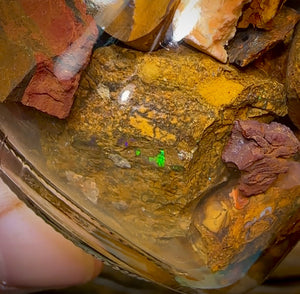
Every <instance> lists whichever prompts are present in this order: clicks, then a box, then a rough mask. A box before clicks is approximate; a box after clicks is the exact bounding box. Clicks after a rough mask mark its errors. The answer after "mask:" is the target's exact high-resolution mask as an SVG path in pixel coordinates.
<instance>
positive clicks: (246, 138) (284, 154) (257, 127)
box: [222, 120, 300, 196]
mask: <svg viewBox="0 0 300 294" xmlns="http://www.w3.org/2000/svg"><path fill="white" fill-rule="evenodd" d="M299 151H300V142H299V141H298V139H297V138H296V137H295V135H294V134H293V133H292V131H291V130H290V129H289V128H288V127H286V126H284V125H282V124H279V123H276V122H272V123H271V124H269V125H268V124H264V123H259V122H257V121H251V120H249V121H236V122H235V123H234V127H233V129H232V134H231V139H230V141H229V142H228V144H227V146H226V147H225V148H224V151H223V154H222V159H223V161H224V162H226V163H229V164H233V165H234V166H236V167H237V168H238V169H239V170H240V171H241V177H240V180H239V184H238V189H239V191H240V192H242V194H243V195H244V196H251V195H256V194H259V193H263V192H265V191H266V190H267V189H268V188H269V186H270V185H271V184H272V183H273V182H274V181H275V180H276V179H277V177H278V175H279V174H282V173H286V172H287V171H288V160H287V159H288V158H290V157H292V156H293V155H294V154H296V153H297V152H299Z"/></svg>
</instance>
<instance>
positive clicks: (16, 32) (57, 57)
mask: <svg viewBox="0 0 300 294" xmlns="http://www.w3.org/2000/svg"><path fill="white" fill-rule="evenodd" d="M69 4H70V3H69V2H68V1H64V0H59V1H56V2H55V5H54V3H53V2H52V1H40V0H38V1H31V0H29V1H27V0H26V1H25V0H24V1H23V0H13V1H2V2H1V3H0V26H1V32H0V40H3V41H0V42H1V57H0V58H1V60H0V67H1V68H0V69H1V72H2V73H4V74H3V75H1V77H2V79H3V80H2V81H1V86H0V101H4V100H5V99H8V100H12V99H13V100H19V101H21V102H22V103H23V104H25V105H27V106H31V107H35V108H37V109H39V110H42V111H44V112H47V113H49V114H51V115H54V116H57V117H60V118H64V117H66V116H67V115H68V114H69V111H70V108H71V105H72V103H73V96H74V93H75V91H76V89H77V87H78V83H79V78H80V72H81V70H82V68H83V67H84V66H85V65H86V64H87V63H88V60H89V56H90V53H91V50H92V46H93V44H94V42H95V41H96V39H97V32H98V31H97V27H96V24H95V22H94V20H93V18H92V17H91V16H89V15H87V13H86V9H85V5H84V4H83V2H82V1H73V2H72V3H71V4H70V5H69ZM49 11H51V13H49ZM25 89H26V90H25Z"/></svg>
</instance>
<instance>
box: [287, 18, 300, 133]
mask: <svg viewBox="0 0 300 294" xmlns="http://www.w3.org/2000/svg"><path fill="white" fill-rule="evenodd" d="M286 83H287V96H288V109H289V117H290V118H291V120H292V121H293V123H294V124H295V125H296V126H297V127H298V129H300V25H299V24H298V25H297V28H296V30H295V34H294V39H293V43H292V46H291V49H290V54H289V60H288V68H287V79H286Z"/></svg>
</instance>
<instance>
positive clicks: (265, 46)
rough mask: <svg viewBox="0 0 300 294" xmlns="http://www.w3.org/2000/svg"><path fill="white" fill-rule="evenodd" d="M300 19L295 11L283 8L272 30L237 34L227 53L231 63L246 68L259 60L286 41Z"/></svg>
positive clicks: (251, 29)
mask: <svg viewBox="0 0 300 294" xmlns="http://www.w3.org/2000/svg"><path fill="white" fill-rule="evenodd" d="M299 19H300V14H299V13H297V12H296V11H295V10H293V9H291V8H287V7H283V9H281V10H280V12H279V13H278V14H277V15H276V17H274V19H273V20H272V25H271V26H270V30H268V31H266V30H259V29H254V28H248V29H247V30H242V31H239V32H237V33H236V35H235V38H234V39H233V40H232V42H230V44H229V46H228V49H227V52H228V57H229V62H230V63H235V64H237V65H239V66H246V65H248V64H249V63H250V62H252V61H254V60H255V59H257V58H259V57H260V56H261V55H263V54H264V53H265V52H267V51H268V50H269V49H271V48H273V47H274V46H275V45H276V44H278V43H279V42H281V41H284V40H285V39H286V38H287V37H288V36H289V34H291V33H292V32H293V29H294V27H295V25H296V24H297V22H298V21H299Z"/></svg>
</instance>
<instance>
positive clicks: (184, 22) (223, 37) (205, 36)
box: [173, 0, 249, 62]
mask: <svg viewBox="0 0 300 294" xmlns="http://www.w3.org/2000/svg"><path fill="white" fill-rule="evenodd" d="M247 2H249V1H248V0H229V1H219V0H213V1H211V0H193V1H190V0H182V1H181V2H180V4H179V6H178V8H177V11H176V13H175V16H174V20H173V39H174V41H180V40H182V39H183V40H184V41H185V42H186V43H188V44H190V45H192V46H193V47H195V48H197V49H199V50H201V51H203V52H205V53H207V54H209V55H211V56H213V57H215V58H216V59H218V60H220V61H222V62H226V61H227V52H226V50H225V48H224V46H225V45H227V43H228V41H229V40H230V39H231V38H233V36H234V34H235V32H236V25H237V22H238V19H239V17H240V16H241V14H242V8H243V6H244V5H245V3H247Z"/></svg>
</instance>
